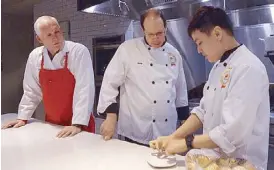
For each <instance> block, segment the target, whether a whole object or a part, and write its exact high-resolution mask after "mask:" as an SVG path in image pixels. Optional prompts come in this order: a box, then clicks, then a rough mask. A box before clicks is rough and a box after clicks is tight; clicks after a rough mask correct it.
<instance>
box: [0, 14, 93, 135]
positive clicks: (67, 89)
mask: <svg viewBox="0 0 274 170" xmlns="http://www.w3.org/2000/svg"><path fill="white" fill-rule="evenodd" d="M34 28H35V32H36V34H37V40H38V41H39V42H40V43H42V44H43V45H44V46H43V47H38V48H36V49H34V50H33V51H32V52H31V54H30V57H29V59H28V62H27V66H26V71H25V76H24V95H23V97H22V100H21V102H20V105H19V111H18V119H17V120H15V121H11V122H8V123H7V124H5V125H4V126H2V128H3V129H5V128H8V127H15V128H16V127H20V126H23V125H25V124H26V123H27V120H29V119H30V118H31V116H32V114H33V112H34V110H35V109H36V107H37V105H38V104H39V103H40V101H41V99H43V103H44V108H45V113H46V116H45V120H46V121H47V122H49V123H52V124H57V125H62V126H65V127H64V128H63V130H62V131H61V132H60V133H58V134H57V137H67V136H74V135H75V134H77V133H79V132H81V131H82V130H85V131H88V132H91V133H94V132H95V122H94V117H93V115H92V114H91V112H92V108H93V107H92V106H93V102H94V75H93V67H92V61H91V57H90V54H89V51H88V49H87V48H86V47H85V46H83V45H82V44H79V43H74V42H71V41H64V38H63V34H62V32H61V30H60V26H59V24H58V22H57V20H56V19H55V18H53V17H50V16H42V17H40V18H38V19H37V21H36V22H35V25H34Z"/></svg>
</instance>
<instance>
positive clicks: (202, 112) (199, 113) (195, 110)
mask: <svg viewBox="0 0 274 170" xmlns="http://www.w3.org/2000/svg"><path fill="white" fill-rule="evenodd" d="M190 113H191V114H195V115H196V116H197V117H198V118H199V119H200V121H201V122H202V123H204V115H205V106H204V97H202V99H201V100H200V105H199V106H197V107H194V108H193V109H192V111H191V112H190Z"/></svg>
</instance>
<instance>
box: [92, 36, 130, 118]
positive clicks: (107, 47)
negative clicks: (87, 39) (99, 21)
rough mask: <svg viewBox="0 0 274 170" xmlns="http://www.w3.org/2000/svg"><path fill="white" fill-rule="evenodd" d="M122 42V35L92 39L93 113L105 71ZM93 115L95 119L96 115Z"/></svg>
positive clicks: (95, 109)
mask: <svg viewBox="0 0 274 170" xmlns="http://www.w3.org/2000/svg"><path fill="white" fill-rule="evenodd" d="M124 40H125V39H124V35H118V36H107V37H98V38H94V39H93V45H92V46H93V50H92V55H93V68H94V75H95V100H94V113H96V112H97V103H98V100H99V94H100V89H101V84H102V80H103V77H104V73H105V70H106V68H107V66H108V64H109V62H110V60H111V59H112V57H113V56H114V54H115V52H116V51H117V49H118V47H119V46H120V45H121V44H122V43H123V42H124ZM94 115H95V116H96V117H97V114H94Z"/></svg>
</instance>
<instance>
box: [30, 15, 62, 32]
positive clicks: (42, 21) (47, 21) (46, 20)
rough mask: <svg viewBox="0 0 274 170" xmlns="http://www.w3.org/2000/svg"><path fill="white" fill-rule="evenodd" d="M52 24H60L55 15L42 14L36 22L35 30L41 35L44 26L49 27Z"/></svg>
mask: <svg viewBox="0 0 274 170" xmlns="http://www.w3.org/2000/svg"><path fill="white" fill-rule="evenodd" d="M52 24H54V25H57V26H59V23H58V21H57V19H56V18H54V17H51V16H41V17H39V18H37V20H36V21H35V23H34V31H35V33H36V35H38V36H39V35H40V33H41V28H42V27H47V26H49V25H52ZM59 27H60V26H59Z"/></svg>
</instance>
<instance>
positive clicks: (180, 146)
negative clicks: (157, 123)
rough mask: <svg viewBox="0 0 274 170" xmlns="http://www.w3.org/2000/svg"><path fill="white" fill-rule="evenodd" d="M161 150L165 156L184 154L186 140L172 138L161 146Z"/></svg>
mask: <svg viewBox="0 0 274 170" xmlns="http://www.w3.org/2000/svg"><path fill="white" fill-rule="evenodd" d="M163 149H164V151H165V154H166V155H174V154H179V153H184V152H186V151H187V145H186V140H185V139H176V138H172V139H170V140H169V141H168V142H167V143H166V145H164V146H163Z"/></svg>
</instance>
